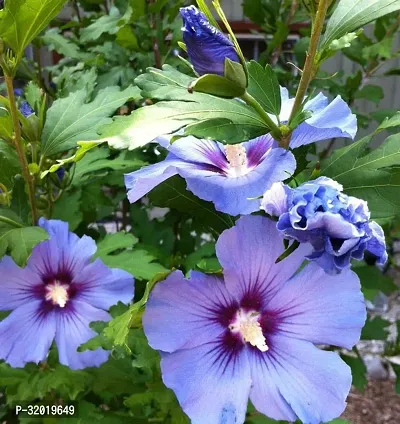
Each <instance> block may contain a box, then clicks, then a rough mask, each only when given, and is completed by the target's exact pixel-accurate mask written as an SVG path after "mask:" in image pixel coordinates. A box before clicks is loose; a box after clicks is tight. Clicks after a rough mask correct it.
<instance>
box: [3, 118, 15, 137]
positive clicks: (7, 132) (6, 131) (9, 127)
mask: <svg viewBox="0 0 400 424" xmlns="http://www.w3.org/2000/svg"><path fill="white" fill-rule="evenodd" d="M13 133H14V128H13V123H12V120H11V116H9V115H5V116H0V137H1V138H2V139H5V140H7V141H11V140H12V136H13ZM0 142H1V141H0Z"/></svg>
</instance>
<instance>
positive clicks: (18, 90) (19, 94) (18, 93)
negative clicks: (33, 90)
mask: <svg viewBox="0 0 400 424" xmlns="http://www.w3.org/2000/svg"><path fill="white" fill-rule="evenodd" d="M14 94H15V95H16V96H18V97H21V96H22V94H23V90H22V88H14Z"/></svg>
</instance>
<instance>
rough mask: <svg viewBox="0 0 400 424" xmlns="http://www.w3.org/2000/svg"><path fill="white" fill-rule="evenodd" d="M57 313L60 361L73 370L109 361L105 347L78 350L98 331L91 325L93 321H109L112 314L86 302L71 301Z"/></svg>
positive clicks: (57, 338)
mask: <svg viewBox="0 0 400 424" xmlns="http://www.w3.org/2000/svg"><path fill="white" fill-rule="evenodd" d="M58 312H59V313H57V330H56V343H57V349H58V358H59V361H60V362H61V363H62V364H63V365H66V366H68V367H69V368H71V369H73V370H77V369H82V368H86V367H98V366H100V365H101V364H102V363H103V362H105V361H107V359H108V356H109V354H110V353H109V352H107V351H105V350H103V349H96V350H94V351H90V350H86V351H84V352H78V351H77V349H78V347H79V346H80V345H81V344H83V343H85V342H87V341H88V340H89V339H91V338H92V337H94V336H96V333H95V332H94V331H93V330H92V329H91V328H90V327H89V323H91V322H93V321H108V320H109V319H110V318H111V317H110V315H109V314H108V313H107V312H105V311H102V310H100V309H96V308H94V307H93V306H91V305H89V304H88V303H85V302H80V301H76V300H74V301H71V302H70V303H69V304H68V305H67V306H66V307H65V308H64V309H62V310H59V311H58Z"/></svg>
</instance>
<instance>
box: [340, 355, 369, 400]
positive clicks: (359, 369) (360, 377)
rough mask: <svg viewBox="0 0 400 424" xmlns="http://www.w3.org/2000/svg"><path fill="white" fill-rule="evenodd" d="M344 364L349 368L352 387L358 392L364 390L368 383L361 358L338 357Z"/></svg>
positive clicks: (365, 368) (365, 369)
mask: <svg viewBox="0 0 400 424" xmlns="http://www.w3.org/2000/svg"><path fill="white" fill-rule="evenodd" d="M340 356H341V358H342V359H343V360H344V362H346V364H347V365H348V366H349V367H350V368H351V374H352V376H353V386H354V387H355V388H357V389H358V390H359V391H360V392H363V391H364V390H365V387H366V385H367V383H368V379H367V367H366V366H365V364H364V361H363V360H362V358H361V357H360V356H359V355H357V356H349V355H344V354H343V355H340Z"/></svg>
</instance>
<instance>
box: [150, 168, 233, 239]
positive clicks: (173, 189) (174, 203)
mask: <svg viewBox="0 0 400 424" xmlns="http://www.w3.org/2000/svg"><path fill="white" fill-rule="evenodd" d="M150 200H151V201H152V203H153V204H154V205H155V206H161V207H163V208H173V209H176V210H178V211H180V212H183V213H185V214H188V215H190V216H191V217H192V218H193V219H194V220H195V221H196V220H197V221H198V224H199V225H201V226H202V227H203V228H204V229H211V230H212V231H215V232H216V233H217V234H218V233H221V232H222V231H223V230H225V229H227V228H230V227H232V226H233V225H234V219H233V217H231V216H230V215H227V214H223V213H221V212H217V211H216V210H215V208H214V205H213V204H212V203H210V202H206V201H204V200H201V199H199V198H198V197H196V196H195V195H193V194H192V193H191V192H190V191H188V190H187V189H186V183H185V180H183V179H182V178H180V177H178V176H176V177H173V178H170V179H169V180H167V181H164V182H163V183H162V184H160V185H159V186H158V187H156V188H154V190H153V191H152V193H151V194H150Z"/></svg>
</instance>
